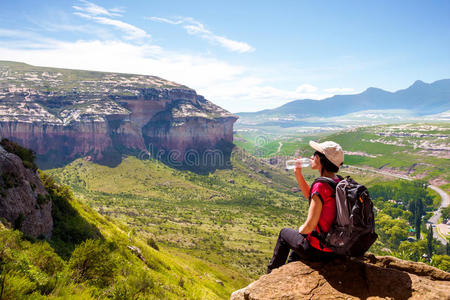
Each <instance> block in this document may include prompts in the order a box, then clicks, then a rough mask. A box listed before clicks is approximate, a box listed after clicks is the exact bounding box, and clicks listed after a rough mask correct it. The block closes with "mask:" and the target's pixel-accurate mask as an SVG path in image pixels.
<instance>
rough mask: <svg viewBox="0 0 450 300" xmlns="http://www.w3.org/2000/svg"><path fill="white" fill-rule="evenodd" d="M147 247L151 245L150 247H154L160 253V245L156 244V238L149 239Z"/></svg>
mask: <svg viewBox="0 0 450 300" xmlns="http://www.w3.org/2000/svg"><path fill="white" fill-rule="evenodd" d="M147 245H149V246H150V247H152V248H153V249H155V250H158V251H159V247H158V245H157V244H156V241H155V239H154V238H152V237H151V238H148V239H147Z"/></svg>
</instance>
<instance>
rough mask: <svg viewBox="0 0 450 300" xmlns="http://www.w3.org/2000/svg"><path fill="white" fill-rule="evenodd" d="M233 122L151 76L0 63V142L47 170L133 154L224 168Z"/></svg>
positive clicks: (220, 111) (219, 110) (189, 91)
mask: <svg viewBox="0 0 450 300" xmlns="http://www.w3.org/2000/svg"><path fill="white" fill-rule="evenodd" d="M236 119H237V117H236V116H234V115H232V114H230V113H229V112H227V111H226V110H224V109H222V108H220V107H218V106H216V105H214V104H213V103H211V102H209V101H208V100H206V99H205V98H204V97H202V96H199V95H197V93H196V92H195V91H194V90H192V89H189V88H187V87H185V86H182V85H179V84H177V83H174V82H170V81H167V80H163V79H161V78H158V77H154V76H143V75H130V74H117V73H102V72H89V71H79V70H66V69H54V68H42V67H34V66H30V65H26V64H21V63H14V62H4V61H3V62H2V61H0V136H1V137H2V138H8V139H10V140H13V141H16V142H18V143H19V144H21V145H23V146H24V147H27V148H30V149H33V150H34V151H35V152H36V154H37V156H38V163H39V164H40V167H44V168H46V167H53V166H56V165H58V163H63V162H67V161H70V160H72V159H75V158H77V157H86V156H88V157H90V158H92V159H93V160H94V161H99V162H105V163H114V162H115V161H117V160H119V161H120V156H121V154H123V153H130V152H132V153H140V155H141V156H142V157H145V156H150V155H151V156H153V157H158V158H161V159H164V160H166V161H167V162H169V163H172V164H174V165H175V166H181V165H193V166H195V165H199V164H204V163H206V164H211V163H213V164H214V163H218V164H220V163H222V165H223V164H224V163H225V162H226V159H227V157H229V154H230V151H231V150H230V145H232V142H233V123H234V122H235V121H236ZM211 152H213V154H212V155H213V156H214V155H215V156H216V157H215V158H213V160H211V159H210V158H211V157H213V156H211ZM219 156H220V157H219ZM213 167H214V166H213Z"/></svg>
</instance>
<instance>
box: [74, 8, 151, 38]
mask: <svg viewBox="0 0 450 300" xmlns="http://www.w3.org/2000/svg"><path fill="white" fill-rule="evenodd" d="M81 2H82V3H83V4H84V5H83V6H82V7H80V6H72V7H73V8H74V9H75V10H76V12H74V13H73V14H74V15H76V16H79V17H82V18H84V19H88V20H93V21H94V22H97V23H99V24H103V25H110V26H113V27H115V28H117V29H119V30H121V31H122V32H124V33H125V36H124V38H125V39H128V40H141V39H145V38H150V37H151V36H150V34H148V33H147V32H146V31H145V30H143V29H141V28H139V27H136V26H134V25H131V24H129V23H126V22H123V21H120V20H117V19H113V18H111V17H118V16H121V15H120V14H118V13H116V12H115V11H117V10H118V9H117V8H116V9H110V10H108V9H106V8H104V7H101V6H98V5H96V4H94V3H91V2H88V1H83V0H82V1H81ZM105 16H108V17H105Z"/></svg>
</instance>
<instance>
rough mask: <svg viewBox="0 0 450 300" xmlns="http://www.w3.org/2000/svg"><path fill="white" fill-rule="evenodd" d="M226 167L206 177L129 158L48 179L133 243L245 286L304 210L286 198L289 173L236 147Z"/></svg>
mask: <svg viewBox="0 0 450 300" xmlns="http://www.w3.org/2000/svg"><path fill="white" fill-rule="evenodd" d="M232 164H233V168H232V169H228V170H217V171H216V172H215V173H213V174H210V175H209V176H208V175H197V174H194V173H190V172H186V171H177V170H174V169H171V168H169V167H167V166H165V165H164V164H162V163H160V162H157V161H153V160H146V161H142V160H139V159H137V158H135V157H128V158H126V159H125V160H123V162H122V163H121V164H120V165H119V166H117V167H115V168H109V167H105V166H100V165H97V164H93V163H91V162H87V161H84V160H81V159H79V160H77V161H75V162H73V163H72V164H70V165H68V166H66V167H64V168H62V169H55V170H53V171H51V173H52V174H53V175H54V176H55V177H57V178H58V179H59V180H60V181H61V182H63V183H65V184H68V185H70V186H72V188H73V189H74V192H75V194H76V195H77V197H79V198H80V199H82V201H83V202H84V203H87V204H88V205H89V206H91V207H93V208H94V209H95V210H97V211H99V212H100V213H102V214H103V215H107V216H111V217H113V218H117V219H119V220H121V221H123V222H124V223H127V224H128V225H129V226H130V227H131V228H135V229H136V230H137V231H138V233H137V234H138V235H139V236H142V237H144V238H146V237H154V238H155V239H156V240H157V241H158V243H162V244H164V245H166V246H168V247H170V248H172V249H177V251H178V252H179V251H181V252H185V253H187V254H189V255H194V256H196V257H200V258H202V259H204V260H207V261H210V262H212V263H215V264H217V265H221V266H228V267H230V268H232V269H234V270H236V271H237V272H238V273H240V274H245V275H246V276H248V277H249V279H250V278H255V277H256V276H258V275H260V274H262V273H263V272H264V271H265V265H266V264H267V262H268V260H269V258H270V256H271V251H272V249H273V245H274V243H275V240H276V237H277V234H278V231H279V230H280V228H282V227H285V226H289V227H296V226H299V225H300V224H301V222H302V221H303V218H304V217H305V215H306V204H307V203H306V200H305V199H304V198H303V197H299V194H298V193H292V192H291V191H290V189H291V187H293V186H295V185H296V183H295V181H294V180H295V179H294V177H293V176H292V175H291V174H288V173H286V172H284V171H277V170H274V169H272V168H271V167H270V166H268V165H265V164H261V162H259V161H258V160H257V159H255V158H254V157H251V156H249V155H248V154H246V153H245V152H244V151H241V150H239V149H238V148H237V149H235V151H234V152H233V156H232ZM261 170H265V172H266V173H265V174H263V173H262V172H260V171H261ZM269 177H272V178H269ZM310 179H311V180H312V177H310ZM270 182H272V183H270Z"/></svg>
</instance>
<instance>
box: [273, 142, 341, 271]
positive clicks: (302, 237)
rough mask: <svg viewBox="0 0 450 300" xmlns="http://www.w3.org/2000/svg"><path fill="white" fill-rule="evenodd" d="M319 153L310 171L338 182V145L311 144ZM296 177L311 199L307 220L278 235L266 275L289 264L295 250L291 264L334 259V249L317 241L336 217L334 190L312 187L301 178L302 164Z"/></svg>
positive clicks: (325, 185) (325, 186)
mask: <svg viewBox="0 0 450 300" xmlns="http://www.w3.org/2000/svg"><path fill="white" fill-rule="evenodd" d="M309 145H310V146H311V147H312V148H313V149H314V150H316V151H315V152H314V155H313V156H312V157H311V168H312V169H313V170H318V171H319V173H320V176H321V177H328V178H331V179H332V180H333V181H334V182H336V183H337V182H339V181H340V180H341V177H338V176H337V175H336V173H337V172H338V171H339V167H340V166H341V165H342V163H343V162H344V152H343V151H342V148H341V146H340V145H339V144H337V143H335V142H331V141H327V142H323V143H320V144H318V143H316V142H313V141H310V142H309ZM294 172H295V177H296V178H297V182H298V185H299V187H300V189H301V190H302V193H303V195H304V196H305V197H306V198H308V199H309V201H310V202H309V209H308V217H307V219H306V221H305V223H303V225H302V226H300V228H299V230H298V231H297V230H295V229H291V228H283V229H282V230H281V231H280V234H279V236H278V240H277V244H276V245H275V249H274V251H273V257H272V260H271V261H270V263H269V266H268V267H267V273H270V272H271V271H272V270H273V269H275V268H278V267H280V266H282V265H284V264H285V263H286V259H287V257H288V255H289V251H290V250H292V252H291V255H290V256H289V260H288V262H291V261H295V260H299V259H304V260H309V261H328V260H330V259H331V258H333V257H334V254H333V252H332V251H331V249H329V248H327V247H325V246H324V245H322V243H320V241H319V239H318V238H317V237H318V235H317V233H321V232H323V233H326V232H328V231H329V230H330V229H331V225H332V224H333V222H334V220H335V218H336V198H335V196H334V190H333V189H332V187H331V186H330V185H329V184H327V183H324V182H316V183H315V184H314V185H313V186H312V187H311V188H310V187H309V185H308V184H307V183H306V181H305V178H303V175H302V168H301V165H300V163H299V162H297V163H296V165H295V169H294Z"/></svg>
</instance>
